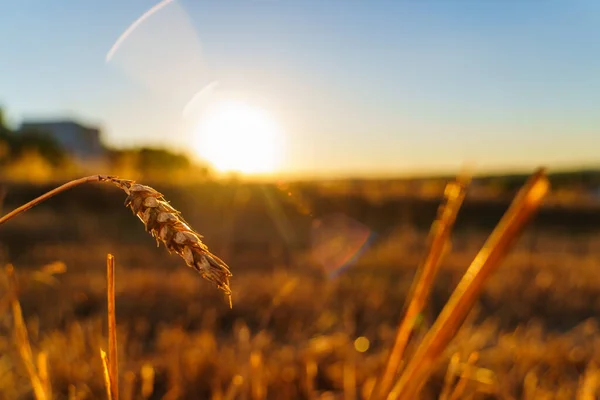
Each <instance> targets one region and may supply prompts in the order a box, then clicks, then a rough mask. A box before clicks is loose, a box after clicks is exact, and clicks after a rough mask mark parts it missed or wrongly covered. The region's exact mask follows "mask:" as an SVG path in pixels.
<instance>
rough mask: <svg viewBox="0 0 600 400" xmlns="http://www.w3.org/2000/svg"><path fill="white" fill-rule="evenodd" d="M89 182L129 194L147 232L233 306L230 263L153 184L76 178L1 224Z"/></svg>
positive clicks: (99, 177) (105, 177) (104, 177)
mask: <svg viewBox="0 0 600 400" xmlns="http://www.w3.org/2000/svg"><path fill="white" fill-rule="evenodd" d="M89 182H106V183H112V184H113V185H115V186H117V187H118V188H120V189H121V190H123V191H124V192H125V193H127V195H128V196H127V200H125V206H127V207H130V208H131V210H132V211H133V213H134V214H135V215H137V216H138V218H139V219H141V220H142V222H143V223H144V225H145V226H146V231H148V232H149V233H150V234H151V235H152V236H153V237H154V238H155V239H156V241H157V244H158V243H160V242H163V243H164V244H165V246H166V247H167V249H168V250H169V252H170V253H173V252H175V253H177V254H179V255H180V256H181V257H182V258H183V259H184V260H185V262H186V263H187V265H189V266H190V267H192V268H194V269H195V270H197V271H198V272H199V273H200V274H201V275H202V276H203V277H204V278H205V279H206V280H208V281H211V282H213V283H215V284H216V285H217V287H218V288H220V289H221V290H223V291H224V292H225V293H226V294H227V295H228V296H229V306H230V307H231V289H230V288H229V277H230V276H231V272H230V271H229V267H228V266H227V264H225V262H223V260H221V259H220V258H219V257H217V256H215V255H214V254H212V253H211V252H210V251H208V247H206V245H205V244H204V243H202V240H201V238H202V235H200V234H199V233H197V232H195V231H194V230H193V229H192V228H190V226H189V224H188V223H187V222H185V220H184V219H183V217H182V216H181V214H180V213H179V211H177V210H176V209H174V208H173V207H172V206H171V205H170V204H169V203H168V202H167V201H166V200H165V199H164V197H163V195H162V194H161V193H159V192H157V191H156V190H154V189H153V188H151V187H149V186H144V185H140V184H139V183H135V181H132V180H127V179H119V178H117V177H114V176H108V175H91V176H86V177H84V178H79V179H75V180H72V181H69V182H67V183H65V184H64V185H62V186H59V187H57V188H55V189H53V190H50V191H49V192H46V193H44V194H43V195H41V196H39V197H37V198H35V199H33V200H31V201H30V202H28V203H26V204H23V205H22V206H20V207H18V208H16V209H14V210H13V211H11V212H9V213H8V214H5V215H4V216H2V217H0V225H2V224H3V223H5V222H6V221H9V220H10V219H12V218H14V217H16V216H17V215H19V214H21V213H23V212H25V211H27V210H29V209H30V208H32V207H35V206H36V205H38V204H40V203H41V202H43V201H46V200H48V199H49V198H51V197H53V196H55V195H57V194H58V193H61V192H64V191H65V190H69V189H72V188H74V187H76V186H79V185H82V184H84V183H89Z"/></svg>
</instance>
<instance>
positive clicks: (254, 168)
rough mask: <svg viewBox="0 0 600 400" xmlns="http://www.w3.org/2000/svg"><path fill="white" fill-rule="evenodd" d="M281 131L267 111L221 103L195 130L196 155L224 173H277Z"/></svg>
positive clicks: (207, 113) (239, 103)
mask: <svg viewBox="0 0 600 400" xmlns="http://www.w3.org/2000/svg"><path fill="white" fill-rule="evenodd" d="M282 136H283V135H282V132H281V130H280V129H279V127H278V126H277V124H276V123H275V121H274V120H273V118H272V117H271V116H270V115H269V114H268V113H267V112H266V111H264V110H262V109H259V108H255V107H252V106H249V105H247V104H245V103H243V102H234V101H228V102H221V103H218V104H217V105H215V106H214V107H213V108H211V109H210V110H207V111H206V112H205V114H204V115H203V117H202V118H201V120H200V122H199V124H198V127H197V131H196V148H195V150H196V153H198V155H199V156H200V157H202V158H203V159H205V160H207V161H208V162H210V163H211V164H212V165H213V166H214V167H215V168H216V169H217V170H219V171H221V172H240V173H243V174H257V173H270V172H274V171H275V169H276V168H277V166H278V163H279V160H280V154H281V150H282V149H281V141H282Z"/></svg>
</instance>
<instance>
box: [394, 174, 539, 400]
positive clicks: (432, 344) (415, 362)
mask: <svg viewBox="0 0 600 400" xmlns="http://www.w3.org/2000/svg"><path fill="white" fill-rule="evenodd" d="M549 187H550V184H549V182H548V179H547V177H546V172H545V170H544V169H539V170H538V171H536V172H535V173H534V174H533V175H532V176H531V177H530V178H529V180H528V181H527V182H526V184H525V186H524V187H523V188H522V189H521V190H520V192H519V193H518V194H517V196H516V197H515V199H514V200H513V202H512V204H511V206H510V207H509V209H508V211H507V212H506V213H505V214H504V216H503V217H502V219H501V220H500V222H499V223H498V225H497V226H496V228H495V229H494V231H493V232H492V234H491V235H490V237H489V238H488V240H487V242H486V243H485V244H484V246H483V248H482V249H481V250H480V251H479V253H478V254H477V256H476V257H475V259H474V260H473V262H472V263H471V265H470V267H469V268H468V270H467V272H466V273H465V274H464V276H463V278H462V280H461V281H460V283H459V284H458V286H457V287H456V289H455V290H454V293H453V294H452V296H451V297H450V299H449V300H448V302H447V303H446V305H445V306H444V308H443V310H442V312H441V313H440V315H439V317H438V318H437V320H436V321H435V323H434V325H433V326H432V327H431V329H430V330H429V332H427V334H426V336H425V338H424V339H423V342H422V343H421V344H420V345H419V347H418V348H417V350H416V352H415V354H414V356H413V357H411V359H410V361H409V362H408V365H407V366H406V368H405V369H404V371H403V373H402V375H401V376H400V379H399V381H398V383H397V384H396V386H395V387H394V389H393V390H392V392H391V393H390V395H389V396H388V400H395V399H398V398H399V399H416V398H417V395H418V393H419V391H420V389H421V388H422V386H423V385H424V384H425V382H426V381H427V379H428V378H429V376H430V374H431V373H432V371H433V369H434V368H435V362H436V361H437V360H438V359H439V357H440V356H441V355H442V353H443V351H444V350H445V349H446V347H447V346H448V344H449V343H450V341H451V340H452V338H453V337H454V335H455V334H456V332H457V331H458V329H459V328H460V326H461V325H462V323H463V322H464V320H465V318H466V316H467V314H468V313H469V311H470V310H471V308H472V307H473V305H474V304H475V302H476V300H477V298H478V296H479V294H480V293H481V291H482V289H483V284H484V283H485V281H486V279H487V278H488V277H489V276H490V274H491V273H492V272H493V271H494V270H495V269H496V267H497V266H498V265H499V264H500V262H501V261H502V260H503V259H504V257H505V256H506V254H507V253H508V251H509V250H510V247H511V245H512V244H513V243H514V241H515V239H516V238H517V236H518V235H519V233H520V232H521V230H522V228H523V227H524V226H525V224H526V223H527V222H528V221H529V219H530V217H531V216H532V215H533V213H534V212H535V211H536V210H537V209H538V208H539V206H540V205H541V203H542V201H543V199H544V197H545V196H546V194H547V193H548V190H549Z"/></svg>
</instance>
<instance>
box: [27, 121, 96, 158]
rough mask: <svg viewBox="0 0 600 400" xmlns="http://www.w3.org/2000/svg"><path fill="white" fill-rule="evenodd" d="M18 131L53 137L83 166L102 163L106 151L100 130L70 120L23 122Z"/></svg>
mask: <svg viewBox="0 0 600 400" xmlns="http://www.w3.org/2000/svg"><path fill="white" fill-rule="evenodd" d="M20 131H22V132H26V131H37V132H41V133H46V134H48V135H50V136H51V137H53V138H54V139H55V140H56V141H57V142H58V143H59V144H60V145H61V146H62V147H63V148H64V149H65V151H67V152H68V153H69V154H70V155H71V156H72V157H73V158H74V159H76V160H77V161H78V162H80V163H83V164H89V163H97V162H102V161H103V159H104V156H105V151H106V149H105V148H104V146H103V145H102V140H101V138H100V130H99V129H98V128H94V127H88V126H84V125H81V124H79V123H77V122H74V121H70V120H63V121H25V122H23V124H21V128H20Z"/></svg>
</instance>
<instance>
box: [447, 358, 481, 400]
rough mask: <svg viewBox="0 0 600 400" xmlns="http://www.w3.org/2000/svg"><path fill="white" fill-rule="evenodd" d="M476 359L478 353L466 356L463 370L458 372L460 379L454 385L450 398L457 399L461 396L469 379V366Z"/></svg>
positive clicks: (451, 399)
mask: <svg viewBox="0 0 600 400" xmlns="http://www.w3.org/2000/svg"><path fill="white" fill-rule="evenodd" d="M478 359H479V354H478V353H471V355H470V356H469V358H467V362H466V363H465V364H464V365H463V366H462V367H463V371H462V372H461V374H460V379H459V380H458V382H457V383H456V385H455V386H454V390H453V391H452V394H451V395H450V400H459V399H460V398H461V396H462V395H463V393H464V392H465V390H466V388H467V384H468V383H469V379H470V378H471V367H472V366H473V365H474V364H475V363H476V362H477V360H478Z"/></svg>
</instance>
